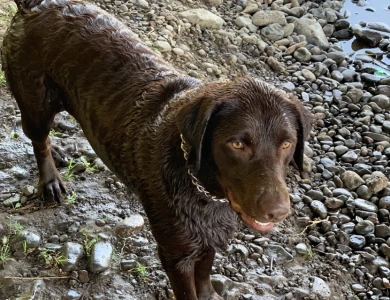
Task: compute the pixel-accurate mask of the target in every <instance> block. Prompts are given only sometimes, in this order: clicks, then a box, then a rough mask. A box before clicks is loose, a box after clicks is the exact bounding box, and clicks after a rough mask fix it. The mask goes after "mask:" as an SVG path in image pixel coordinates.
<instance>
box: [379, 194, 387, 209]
mask: <svg viewBox="0 0 390 300" xmlns="http://www.w3.org/2000/svg"><path fill="white" fill-rule="evenodd" d="M378 207H379V209H382V208H383V209H387V210H388V211H390V196H385V197H382V198H381V199H380V200H379V204H378Z"/></svg>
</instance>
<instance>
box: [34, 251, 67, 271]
mask: <svg viewBox="0 0 390 300" xmlns="http://www.w3.org/2000/svg"><path fill="white" fill-rule="evenodd" d="M39 257H40V258H41V259H42V260H43V262H44V264H45V266H46V267H51V266H55V267H57V266H58V265H59V264H62V263H64V262H66V258H65V257H63V256H62V255H60V253H56V252H55V251H54V250H51V249H47V248H43V249H42V250H41V252H40V253H39Z"/></svg>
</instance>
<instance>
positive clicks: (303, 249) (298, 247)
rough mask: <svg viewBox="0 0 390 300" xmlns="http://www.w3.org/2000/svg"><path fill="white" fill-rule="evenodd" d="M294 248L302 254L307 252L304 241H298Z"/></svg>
mask: <svg viewBox="0 0 390 300" xmlns="http://www.w3.org/2000/svg"><path fill="white" fill-rule="evenodd" d="M295 250H296V251H297V253H299V254H302V255H306V254H307V246H306V244H304V243H299V244H297V245H296V246H295Z"/></svg>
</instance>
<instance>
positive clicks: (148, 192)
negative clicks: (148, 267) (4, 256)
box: [2, 0, 310, 300]
mask: <svg viewBox="0 0 390 300" xmlns="http://www.w3.org/2000/svg"><path fill="white" fill-rule="evenodd" d="M17 5H18V8H19V11H18V13H17V14H16V15H15V17H14V18H13V20H12V25H11V26H10V28H9V29H8V32H7V34H6V36H5V38H4V43H3V48H2V62H3V69H4V71H5V75H6V79H7V82H8V84H9V86H10V89H11V91H12V93H13V95H14V96H15V99H16V101H17V102H18V105H19V107H20V110H21V114H22V125H23V130H24V132H25V134H26V135H27V136H28V137H29V138H30V139H31V140H32V142H33V147H34V152H35V156H36V158H37V163H38V167H39V174H40V181H39V187H40V191H41V192H42V193H43V195H44V196H45V197H46V198H50V199H54V200H57V201H61V199H62V192H64V191H65V188H64V185H63V183H62V181H61V178H60V176H59V174H58V171H57V170H56V168H55V166H54V162H53V159H52V156H51V152H50V141H49V138H48V134H49V130H50V128H51V125H52V121H53V118H54V116H55V114H56V113H58V112H60V111H62V110H66V111H68V112H69V113H70V114H71V115H72V116H74V117H75V118H76V120H77V121H78V122H79V123H80V125H81V127H82V129H83V131H84V133H85V136H86V137H87V139H88V141H89V142H90V143H91V145H92V147H93V148H94V150H95V151H96V153H97V154H98V155H99V156H100V158H101V159H102V160H103V161H104V163H105V164H106V165H107V166H108V167H109V168H110V169H111V170H112V171H113V172H114V173H115V174H116V175H117V176H118V177H119V178H120V179H121V180H122V181H123V182H124V183H125V184H126V185H127V186H128V187H129V188H130V189H131V190H132V191H133V192H134V193H135V194H136V195H137V196H138V197H139V199H140V201H141V202H142V204H143V206H144V208H145V212H146V214H147V216H148V218H149V221H150V224H151V228H152V232H153V235H154V236H155V238H156V241H157V243H158V250H159V251H158V252H159V256H160V259H161V261H162V264H163V267H164V269H165V270H166V272H167V274H168V276H169V278H170V282H171V285H172V287H173V290H174V292H175V295H176V297H177V299H180V300H181V299H191V300H192V299H220V296H218V295H217V294H216V293H215V291H214V289H213V288H212V286H211V283H210V273H211V266H212V263H213V259H214V255H215V251H216V249H219V248H224V247H225V246H226V244H227V242H228V240H229V238H231V237H232V234H233V232H234V231H235V229H236V219H237V214H236V213H235V212H234V211H233V210H232V208H231V206H230V205H229V204H228V203H221V202H214V201H212V200H210V199H209V198H208V197H206V196H205V195H203V194H202V193H200V192H198V191H197V189H196V187H195V186H194V185H193V184H192V182H191V178H190V177H189V175H188V174H187V167H188V168H190V169H191V170H192V171H193V173H194V174H196V175H197V177H198V178H199V180H200V181H201V182H202V183H203V184H204V186H205V187H206V188H207V189H208V190H209V191H210V192H211V193H212V194H213V195H217V196H219V197H227V191H231V192H232V193H233V194H234V195H235V198H236V199H235V200H236V201H237V204H238V205H239V208H237V207H233V205H232V207H233V208H234V210H235V211H236V212H238V213H240V214H243V213H245V214H247V215H248V216H250V217H252V218H255V219H256V220H260V221H261V222H269V221H280V220H281V219H282V218H284V216H285V215H284V214H285V213H286V212H288V209H289V199H288V193H287V188H286V186H285V176H286V170H287V165H288V164H289V162H290V161H291V160H292V159H293V158H294V159H295V162H296V163H297V165H298V166H300V167H301V166H302V160H303V143H304V139H305V138H306V137H307V135H308V131H309V128H310V120H309V119H310V118H309V115H308V113H307V112H306V111H305V110H304V108H303V106H302V105H301V104H300V103H299V101H298V100H295V99H289V98H287V96H286V95H284V94H282V93H281V92H279V91H277V90H275V89H274V88H272V87H271V86H269V85H267V84H265V83H264V82H261V81H259V80H255V79H251V78H242V79H239V80H236V81H234V82H228V83H211V84H205V85H204V84H202V83H201V82H200V81H199V80H197V79H194V78H191V77H186V76H183V75H181V74H180V73H179V72H178V71H176V70H175V69H174V68H173V67H171V66H170V65H169V64H167V63H166V62H164V61H163V60H162V59H161V58H160V57H159V56H157V55H156V54H155V53H154V52H153V51H151V50H150V49H148V48H147V47H146V46H145V45H144V44H142V42H140V41H139V40H138V39H137V37H136V36H135V35H134V34H133V33H132V32H131V31H130V30H129V29H127V28H126V27H125V26H124V25H123V24H121V23H120V22H119V21H117V20H116V19H115V18H113V17H111V16H110V15H109V14H107V13H106V12H104V11H103V10H101V9H99V8H97V7H95V6H93V5H90V4H84V3H81V2H77V1H67V0H57V1H50V0H46V1H43V2H42V1H41V0H25V1H18V2H17ZM180 133H182V134H183V135H184V138H185V139H186V141H187V143H188V145H189V146H190V148H191V151H190V157H189V160H188V162H186V161H185V160H184V157H183V151H182V150H181V140H180ZM233 140H240V141H243V142H244V143H245V145H246V147H245V151H243V152H237V151H236V150H234V149H233V148H231V145H232V143H231V142H232V141H233ZM285 140H289V141H291V143H292V144H291V147H290V148H289V149H287V150H283V149H281V147H280V145H281V143H283V141H285Z"/></svg>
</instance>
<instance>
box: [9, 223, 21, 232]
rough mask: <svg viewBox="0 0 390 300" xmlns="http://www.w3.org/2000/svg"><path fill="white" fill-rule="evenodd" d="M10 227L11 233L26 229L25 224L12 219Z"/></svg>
mask: <svg viewBox="0 0 390 300" xmlns="http://www.w3.org/2000/svg"><path fill="white" fill-rule="evenodd" d="M8 229H9V233H10V234H18V233H19V232H20V231H22V230H23V229H24V226H23V225H22V224H20V223H19V222H18V221H10V222H9V223H8Z"/></svg>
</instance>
